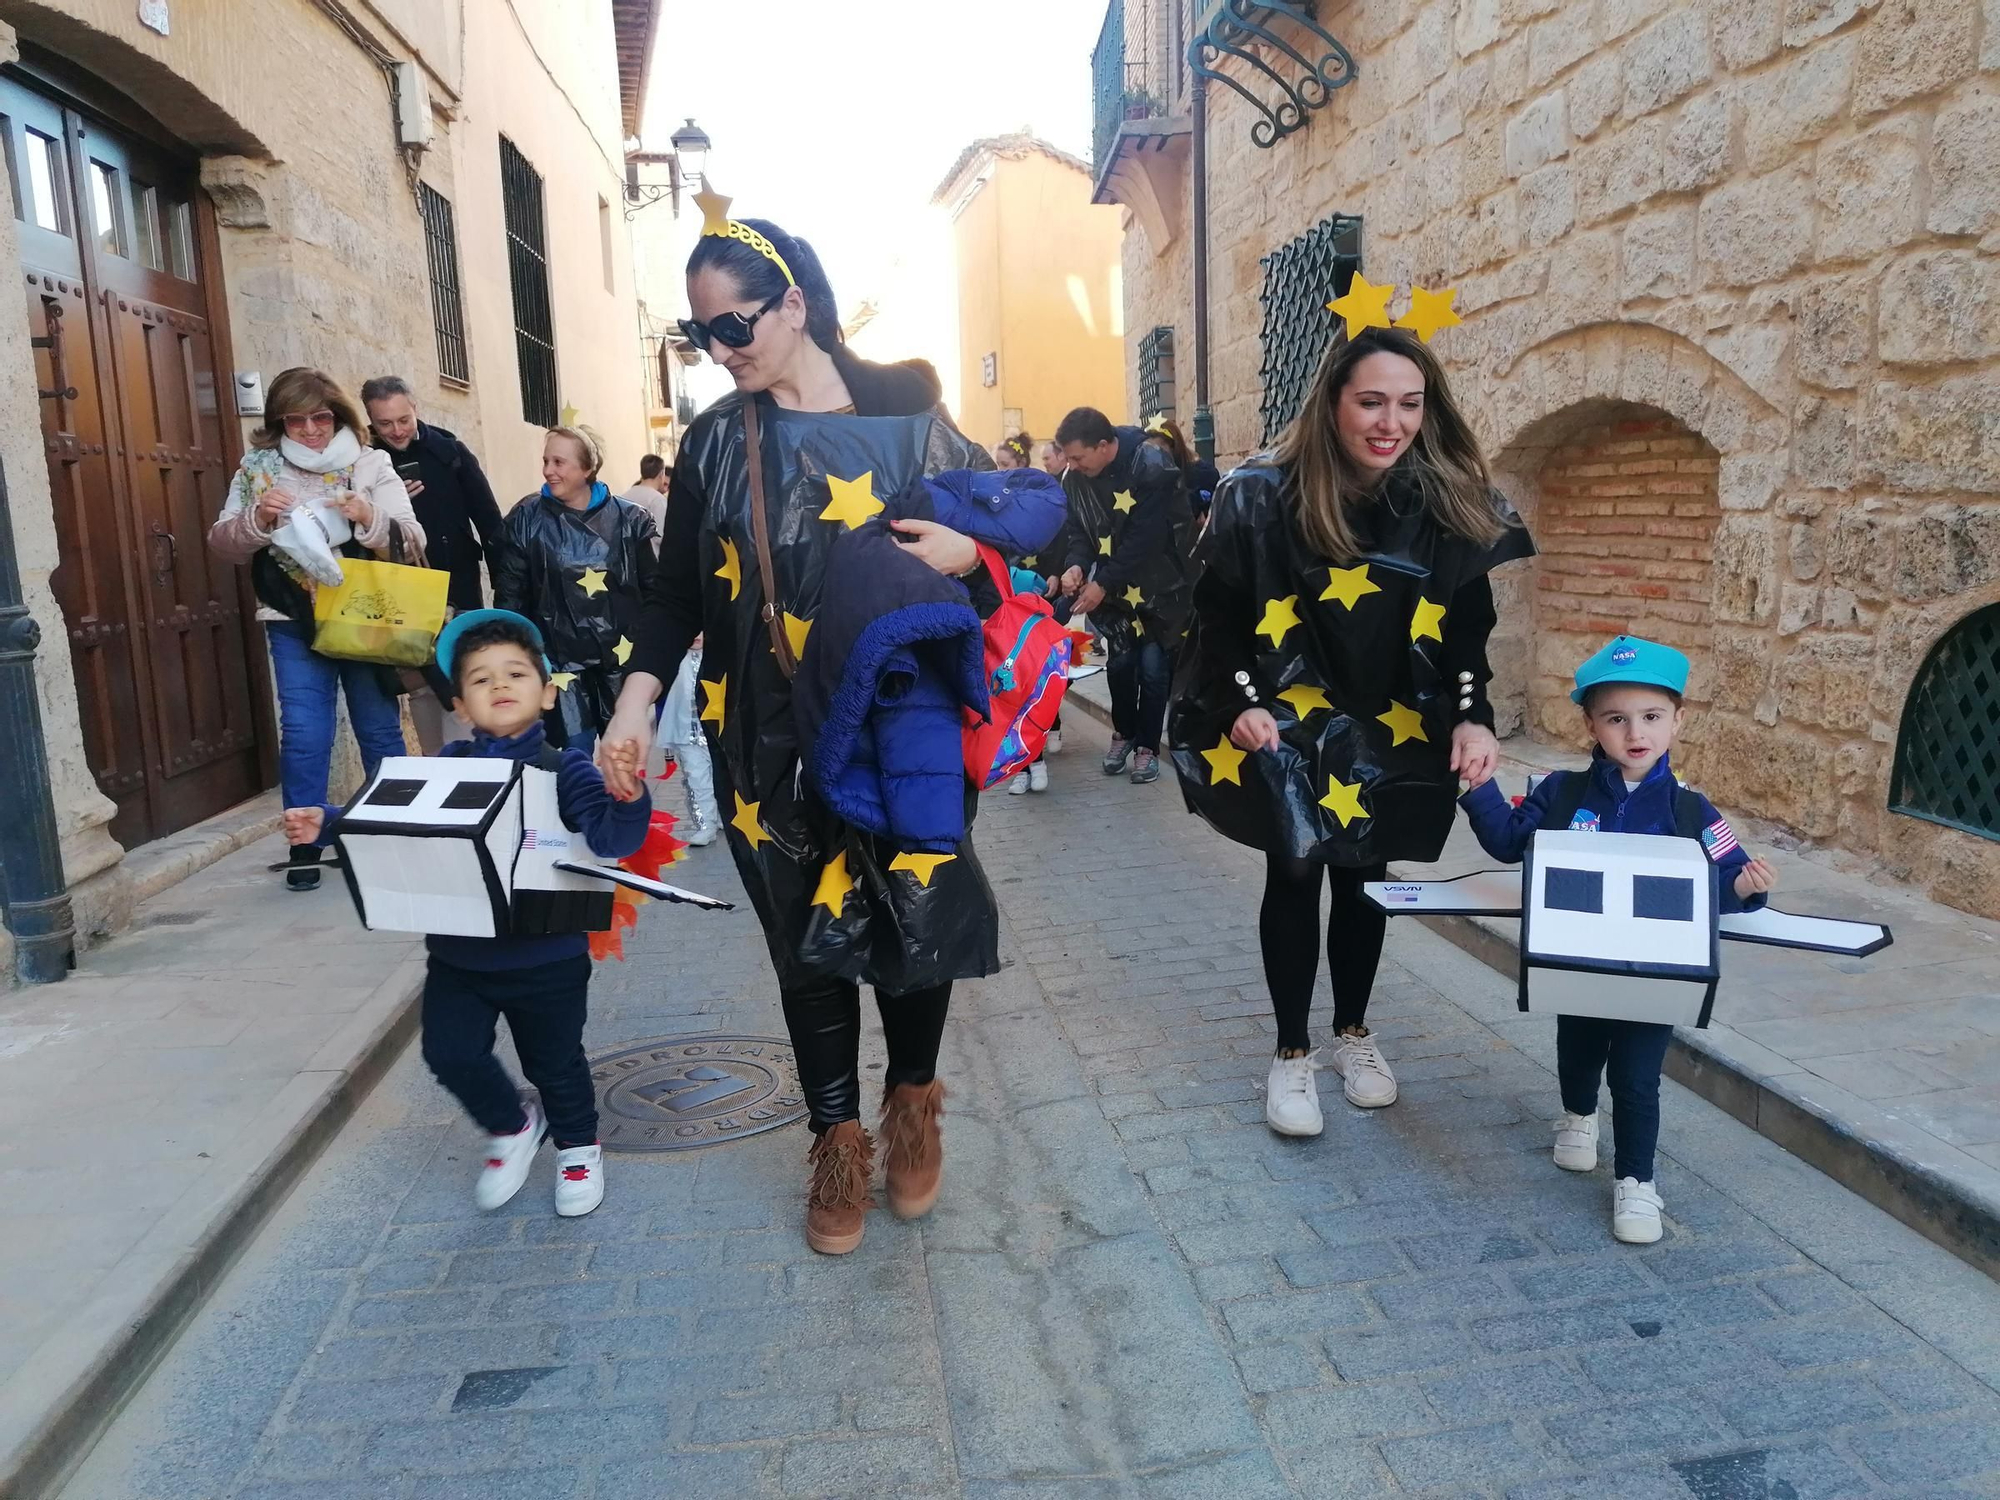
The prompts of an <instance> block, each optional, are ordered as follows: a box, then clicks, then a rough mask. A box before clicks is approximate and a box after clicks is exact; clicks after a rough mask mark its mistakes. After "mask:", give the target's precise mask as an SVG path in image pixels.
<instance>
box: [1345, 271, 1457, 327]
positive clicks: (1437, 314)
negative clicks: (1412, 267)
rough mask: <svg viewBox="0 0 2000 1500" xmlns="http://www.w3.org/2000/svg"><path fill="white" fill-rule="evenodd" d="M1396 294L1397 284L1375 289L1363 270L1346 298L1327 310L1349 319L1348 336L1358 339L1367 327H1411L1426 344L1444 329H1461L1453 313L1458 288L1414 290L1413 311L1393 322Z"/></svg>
mask: <svg viewBox="0 0 2000 1500" xmlns="http://www.w3.org/2000/svg"><path fill="white" fill-rule="evenodd" d="M1395 295H1396V284H1395V283H1394V282H1391V283H1389V285H1387V286H1371V285H1370V284H1369V281H1368V278H1367V277H1365V276H1363V275H1362V274H1361V273H1360V272H1359V271H1356V272H1355V273H1354V280H1353V282H1352V283H1351V284H1350V285H1349V286H1348V288H1347V291H1346V293H1345V294H1344V295H1342V296H1339V297H1335V298H1334V299H1333V300H1332V301H1331V302H1329V303H1327V305H1326V310H1327V311H1328V312H1330V313H1332V314H1333V315H1334V316H1335V317H1337V318H1342V319H1345V320H1346V323H1347V336H1348V337H1349V338H1355V337H1357V336H1358V335H1359V334H1360V332H1361V330H1362V329H1364V328H1392V327H1393V328H1407V329H1409V330H1410V332H1412V333H1414V334H1415V335H1416V336H1417V337H1418V338H1419V339H1421V340H1422V341H1423V342H1424V343H1426V344H1428V343H1429V342H1430V341H1431V335H1432V334H1434V333H1436V332H1437V331H1438V330H1439V329H1440V328H1452V327H1455V326H1457V324H1458V321H1459V317H1458V314H1457V313H1455V312H1453V311H1452V310H1451V304H1452V301H1453V299H1454V298H1456V297H1457V296H1458V288H1457V287H1447V288H1446V289H1445V290H1444V291H1442V292H1433V291H1431V290H1429V289H1428V288H1426V287H1420V286H1412V287H1411V288H1410V310H1409V311H1408V312H1406V313H1404V314H1403V315H1402V317H1400V318H1398V319H1396V321H1395V322H1394V323H1391V322H1390V321H1389V299H1390V298H1391V297H1393V296H1395Z"/></svg>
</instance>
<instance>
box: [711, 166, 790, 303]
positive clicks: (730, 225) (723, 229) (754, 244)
mask: <svg viewBox="0 0 2000 1500" xmlns="http://www.w3.org/2000/svg"><path fill="white" fill-rule="evenodd" d="M694 201H695V207H697V208H699V209H700V210H701V232H702V233H703V234H704V235H711V234H712V235H715V236H717V237H718V238H721V239H725V240H741V241H742V242H743V243H744V244H746V245H748V246H749V247H750V248H751V249H752V250H755V251H756V252H757V253H758V254H759V255H761V256H763V257H764V259H766V260H768V261H769V262H770V263H771V264H772V265H774V266H776V267H777V268H778V269H779V270H780V271H783V272H784V273H785V281H786V283H787V284H788V285H790V286H797V285H798V284H799V283H798V278H797V277H795V276H793V275H792V268H791V267H790V266H788V265H786V264H785V258H784V256H782V255H780V254H778V247H777V246H776V245H774V244H772V243H771V242H770V241H769V240H767V239H765V238H764V236H763V235H761V234H759V233H758V232H757V231H756V230H754V229H752V228H751V227H750V226H749V225H748V224H745V223H742V222H741V221H740V220H737V219H732V218H730V217H729V199H727V198H725V197H723V196H722V194H720V193H718V192H716V191H715V190H714V189H713V188H711V187H709V186H708V185H707V183H705V182H704V183H703V184H702V189H701V191H700V192H698V193H696V194H695V195H694Z"/></svg>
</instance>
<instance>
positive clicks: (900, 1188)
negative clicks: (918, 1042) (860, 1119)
mask: <svg viewBox="0 0 2000 1500" xmlns="http://www.w3.org/2000/svg"><path fill="white" fill-rule="evenodd" d="M943 1114H944V1085H943V1084H942V1083H940V1082H939V1081H938V1080H937V1079H935V1078H933V1079H932V1080H931V1081H930V1082H929V1083H899V1084H897V1085H896V1086H895V1087H894V1088H892V1089H890V1090H889V1091H888V1092H887V1093H886V1094H884V1095H883V1097H882V1145H883V1149H884V1151H885V1152H886V1153H887V1156H886V1163H887V1164H886V1167H885V1169H884V1171H883V1176H884V1178H885V1179H886V1180H887V1186H888V1189H889V1211H890V1212H891V1213H893V1214H894V1215H895V1216H896V1217H897V1218H899V1219H915V1218H918V1217H920V1216H922V1215H924V1214H927V1213H929V1212H930V1211H931V1205H932V1204H934V1203H936V1202H937V1196H938V1188H939V1186H940V1185H941V1184H942V1183H943V1181H944V1135H943V1132H942V1131H941V1130H940V1129H939V1128H938V1119H939V1117H940V1116H942V1115H943Z"/></svg>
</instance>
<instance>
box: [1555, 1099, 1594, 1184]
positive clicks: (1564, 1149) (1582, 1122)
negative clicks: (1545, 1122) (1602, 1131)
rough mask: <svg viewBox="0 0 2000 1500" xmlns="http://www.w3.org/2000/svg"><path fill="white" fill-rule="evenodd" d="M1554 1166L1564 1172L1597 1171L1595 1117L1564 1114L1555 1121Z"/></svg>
mask: <svg viewBox="0 0 2000 1500" xmlns="http://www.w3.org/2000/svg"><path fill="white" fill-rule="evenodd" d="M1556 1165H1557V1166H1559V1167H1561V1168H1562V1169H1563V1170H1564V1171H1565V1172H1594V1171H1596V1170H1597V1115H1596V1114H1595V1113H1594V1112H1593V1113H1591V1114H1587V1115H1573V1114H1570V1113H1568V1112H1567V1111H1565V1112H1564V1114H1563V1117H1562V1118H1561V1119H1560V1120H1558V1121H1556Z"/></svg>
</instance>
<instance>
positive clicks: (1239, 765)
mask: <svg viewBox="0 0 2000 1500" xmlns="http://www.w3.org/2000/svg"><path fill="white" fill-rule="evenodd" d="M1249 753H1250V752H1249V751H1247V750H1238V749H1237V748H1236V747H1235V746H1234V745H1232V744H1230V743H1229V736H1228V735H1226V734H1225V735H1224V736H1223V737H1222V738H1221V739H1219V740H1217V741H1216V742H1215V748H1214V749H1213V750H1204V751H1202V752H1201V758H1202V759H1203V760H1205V761H1207V762H1208V784H1209V785H1210V786H1221V785H1222V783H1223V782H1225V781H1231V782H1234V783H1235V784H1236V785H1237V786H1241V785H1243V757H1244V756H1246V755H1248V754H1249Z"/></svg>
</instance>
